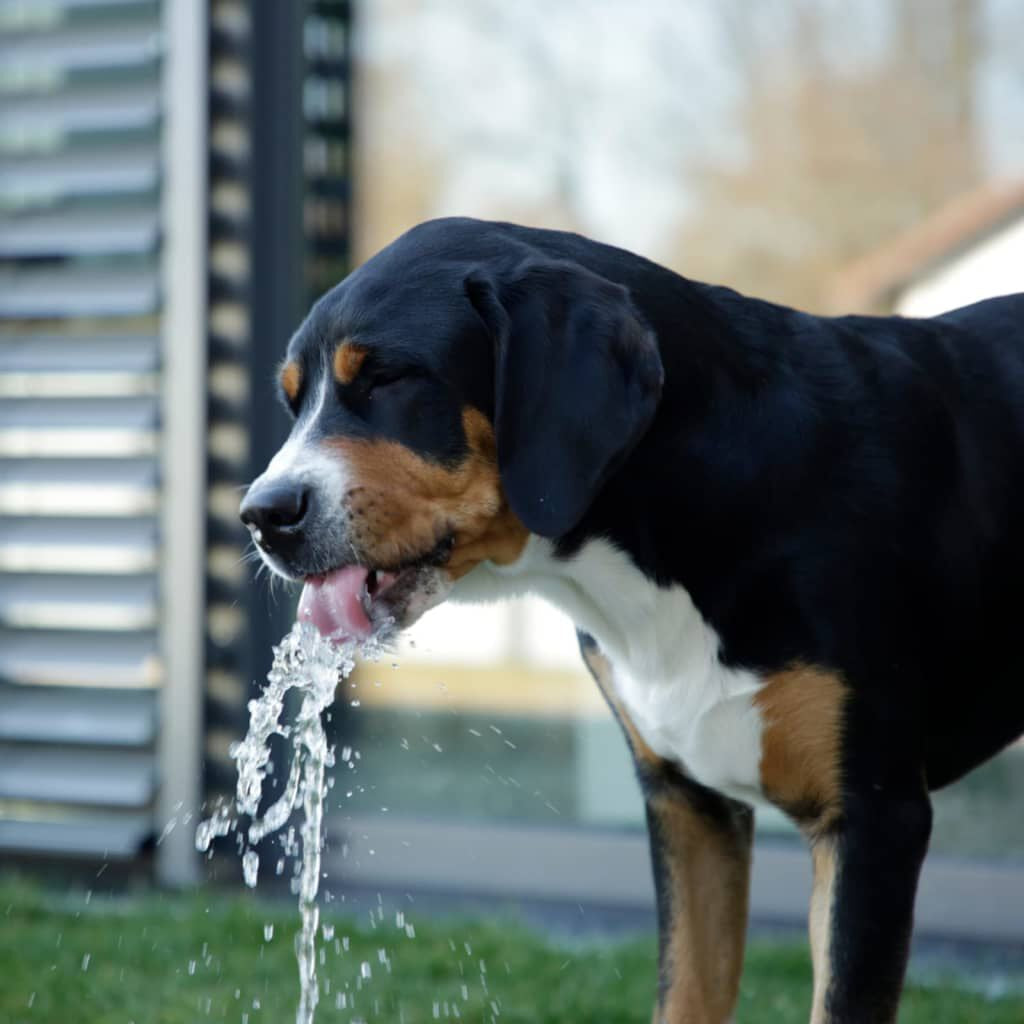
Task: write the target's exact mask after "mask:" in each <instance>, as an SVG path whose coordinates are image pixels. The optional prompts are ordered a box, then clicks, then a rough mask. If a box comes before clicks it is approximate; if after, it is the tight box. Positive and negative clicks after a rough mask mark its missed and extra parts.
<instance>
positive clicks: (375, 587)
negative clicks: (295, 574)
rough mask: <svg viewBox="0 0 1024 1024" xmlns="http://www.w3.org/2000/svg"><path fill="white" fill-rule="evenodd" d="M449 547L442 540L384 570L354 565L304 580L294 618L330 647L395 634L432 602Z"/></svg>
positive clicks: (450, 539)
mask: <svg viewBox="0 0 1024 1024" xmlns="http://www.w3.org/2000/svg"><path fill="white" fill-rule="evenodd" d="M453 545H454V537H453V536H452V535H446V536H445V537H443V538H442V539H441V540H440V541H439V542H438V543H437V544H436V545H435V546H434V547H433V548H432V549H431V550H430V551H428V552H427V553H426V554H425V555H422V556H420V557H419V558H416V559H414V560H411V561H407V562H404V563H402V564H401V565H399V566H395V567H393V568H390V569H385V568H381V567H373V566H368V565H359V564H356V565H345V566H340V567H339V568H337V569H332V570H331V571H330V572H327V573H324V574H321V575H315V576H307V577H306V580H305V586H304V587H303V588H302V596H301V597H300V598H299V610H298V618H299V620H300V621H301V622H310V623H312V624H313V625H314V626H315V627H316V628H317V630H318V631H319V632H320V634H321V635H322V636H324V637H326V638H327V639H329V640H331V641H333V642H335V643H342V642H344V641H345V640H362V639H365V638H366V637H368V636H370V635H371V634H373V633H375V632H377V631H379V630H381V629H382V628H385V627H387V626H393V627H394V628H396V629H401V628H403V627H404V626H406V625H409V623H410V622H411V620H412V619H413V618H415V617H417V616H418V615H419V614H420V613H422V611H424V610H425V609H426V608H427V607H430V606H431V604H433V603H436V601H432V600H431V598H432V597H433V596H435V594H436V592H437V591H438V589H439V588H438V580H437V576H438V572H437V570H438V569H439V568H440V567H441V566H443V565H444V563H445V562H446V561H447V559H448V556H449V555H450V554H451V550H452V546H453Z"/></svg>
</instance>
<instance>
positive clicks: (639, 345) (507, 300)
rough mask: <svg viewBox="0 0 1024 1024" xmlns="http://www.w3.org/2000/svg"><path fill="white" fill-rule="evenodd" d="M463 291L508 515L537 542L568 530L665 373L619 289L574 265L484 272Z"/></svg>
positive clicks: (645, 420)
mask: <svg viewBox="0 0 1024 1024" xmlns="http://www.w3.org/2000/svg"><path fill="white" fill-rule="evenodd" d="M465 287H466V294H467V295H468V296H469V299H470V301H471V302H472V304H473V306H474V308H475V309H476V311H477V313H478V314H479V315H480V317H481V319H482V320H483V321H484V323H485V324H486V325H487V327H488V329H489V331H490V333H491V336H492V338H493V339H494V345H495V382H494V389H495V390H494V430H495V435H496V438H497V445H498V469H499V472H500V474H501V481H502V485H503V486H504V488H505V493H506V495H507V497H508V501H509V504H510V506H511V507H512V511H513V512H515V514H516V515H517V516H518V517H519V519H520V520H521V521H522V522H523V523H524V525H525V526H526V527H527V528H528V529H529V530H531V531H532V532H534V533H538V534H540V535H541V536H544V537H559V536H562V535H563V534H565V533H568V531H569V530H571V529H572V528H573V527H574V526H575V525H576V524H577V523H578V522H579V521H580V519H581V518H582V517H583V514H584V513H585V512H586V510H587V507H588V506H589V505H590V503H591V502H592V501H593V499H594V498H595V497H596V495H597V493H598V491H599V490H600V489H601V486H602V485H603V484H604V482H605V481H606V480H607V479H608V477H609V476H610V475H611V473H612V472H614V470H615V469H616V468H617V467H618V466H619V465H620V464H621V462H622V461H623V459H624V458H625V457H626V456H627V455H628V454H629V452H630V450H631V449H632V448H633V446H634V445H635V444H636V443H637V441H639V440H640V438H641V436H642V435H643V434H644V432H645V431H646V429H647V427H648V426H649V425H650V422H651V420H652V419H653V417H654V412H655V409H656V408H657V405H658V399H659V397H660V395H661V385H662V378H663V370H662V365H661V358H660V356H659V354H658V346H657V343H656V341H655V338H654V334H653V332H652V331H651V330H650V328H648V327H647V326H646V325H645V324H644V323H643V322H642V320H641V319H640V317H639V315H638V314H637V311H636V310H635V309H634V308H633V304H632V302H631V301H630V297H629V292H628V290H627V289H626V288H624V287H622V286H621V285H618V284H614V283H613V282H611V281H609V280H607V279H605V278H603V277H600V276H598V275H597V274H594V273H591V272H590V271H589V270H586V269H584V268H583V267H581V266H579V265H578V264H576V263H571V262H563V261H553V260H552V261H548V260H528V261H527V262H525V263H523V264H522V265H521V266H519V267H518V268H517V269H516V270H515V271H514V272H513V273H512V274H510V275H509V276H508V277H507V278H506V279H501V278H497V279H496V278H492V277H491V276H490V275H489V274H488V273H487V271H486V270H483V271H474V272H472V273H470V274H469V275H468V276H467V277H466V279H465Z"/></svg>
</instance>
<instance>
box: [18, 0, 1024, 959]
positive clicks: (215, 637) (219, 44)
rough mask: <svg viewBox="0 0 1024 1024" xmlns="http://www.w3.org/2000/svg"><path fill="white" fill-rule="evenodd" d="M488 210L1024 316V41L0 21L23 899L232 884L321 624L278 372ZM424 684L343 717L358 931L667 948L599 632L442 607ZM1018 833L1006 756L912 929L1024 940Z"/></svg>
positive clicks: (748, 28) (217, 16) (986, 6)
mask: <svg viewBox="0 0 1024 1024" xmlns="http://www.w3.org/2000/svg"><path fill="white" fill-rule="evenodd" d="M455 213H459V214H469V215H475V216H480V217H493V218H504V219H511V220H517V221H523V222H527V223H531V224H538V225H544V226H550V227H560V228H568V229H571V230H575V231H580V232H583V233H585V234H588V235H591V236H593V237H596V238H599V239H602V240H605V241H609V242H613V243H616V244H619V245H622V246H625V247H628V248H631V249H634V250H637V251H639V252H642V253H644V254H645V255H647V256H650V257H652V258H654V259H656V260H658V261H661V262H663V263H665V264H667V265H668V266H670V267H672V268H673V269H675V270H677V271H679V272H681V273H683V274H686V275H689V276H692V277H697V278H701V279H707V280H712V281H716V282H721V283H725V284H729V285H732V286H733V287H736V288H739V289H741V290H744V291H747V292H750V293H753V294H756V295H760V296H764V297H767V298H771V299H775V300H778V301H781V302H785V303H790V304H795V305H798V306H801V307H804V308H807V309H810V310H813V311H819V312H849V311H855V310H856V311H876V312H889V311H898V312H903V313H906V314H911V315H919V314H929V313H933V312H937V311H939V310H941V309H945V308H951V307H954V306H957V305H961V304H963V303H965V302H968V301H972V300H974V299H977V298H981V297H983V296H986V295H990V294H1000V293H1005V292H1010V291H1020V290H1024V8H1022V7H1021V5H1020V4H1019V3H1018V2H1016V0H864V2H862V3H859V4H856V5H853V4H849V3H845V2H840V0H762V2H760V3H757V4H755V3H752V2H749V0H687V2H678V0H677V2H669V0H665V2H657V0H644V2H633V3H626V2H623V0H586V2H583V0H561V2H559V3H551V2H545V3H541V2H539V0H518V2H516V3H508V2H501V0H474V2H473V3H465V2H456V0H363V2H361V3H358V2H355V0H353V2H350V3H349V2H341V0H337V2H330V0H293V2H289V3H277V2H271V0H174V2H173V3H172V2H171V0H162V2H160V0H0V858H3V859H4V860H6V861H7V862H8V863H10V864H19V865H22V866H31V867H32V868H35V869H40V870H42V871H43V872H44V873H45V872H46V871H48V870H50V869H51V868H53V867H55V866H63V865H66V864H68V863H77V864H82V865H91V866H92V867H91V869H95V867H97V866H99V865H100V864H108V863H110V864H115V865H118V866H119V867H120V868H121V869H122V870H123V871H125V872H127V873H129V874H136V875H140V876H142V877H143V878H144V879H153V880H155V881H158V882H160V883H165V884H171V885H191V884H193V883H196V882H198V881H200V880H202V879H204V878H207V877H210V876H213V875H216V877H219V878H231V877H236V876H237V867H236V866H235V865H234V861H233V858H231V857H230V856H228V857H226V858H225V859H224V860H223V861H214V862H213V863H212V864H207V863H206V862H205V861H202V860H200V859H199V857H198V855H197V854H196V853H195V851H194V845H193V839H192V837H193V833H194V825H195V821H196V818H197V816H198V815H199V813H200V808H201V807H202V805H203V804H204V802H206V801H210V800H212V799H214V798H216V797H217V796H220V795H223V794H225V793H227V792H230V791H231V789H232V788H233V784H234V766H233V763H232V762H231V761H230V759H229V758H228V755H227V748H228V744H229V743H230V742H231V741H232V740H233V739H236V738H239V737H240V736H241V735H242V734H243V733H244V730H245V726H246V722H247V712H246V701H247V699H248V698H249V697H250V696H251V694H252V692H253V690H254V687H259V685H260V684H261V682H262V680H263V677H264V673H265V671H266V669H267V668H268V667H269V663H270V647H271V644H272V643H274V642H276V641H277V640H278V639H279V638H280V636H281V635H282V634H283V633H284V632H285V631H286V630H287V628H288V626H289V624H290V622H291V619H292V614H293V608H294V595H290V594H287V593H285V592H282V591H278V592H277V594H276V596H271V595H270V593H269V592H268V589H267V587H266V586H265V584H264V583H262V582H261V583H259V584H254V582H253V567H252V565H251V564H249V563H247V562H246V561H245V560H244V554H245V550H246V543H247V539H248V538H247V536H246V534H245V532H244V530H242V529H241V527H240V525H239V524H238V522H237V505H238V501H239V498H240V493H241V489H242V488H243V487H244V485H245V483H246V482H247V481H248V480H250V479H252V478H253V477H254V476H255V475H256V474H257V473H259V472H260V471H261V470H262V468H263V466H264V465H265V463H266V461H267V459H268V458H269V456H270V455H271V454H272V453H273V451H274V450H275V449H276V448H277V446H278V445H279V443H280V442H281V440H282V439H283V437H284V436H285V434H286V432H287V421H286V418H285V416H284V414H283V412H282V411H281V409H280V408H279V407H278V405H277V403H276V402H275V401H274V398H273V388H272V380H273V376H274V370H275V367H276V364H277V362H278V360H279V359H280V357H281V355H282V353H283V351H284V346H285V344H286V342H287V339H288V337H289V335H290V334H291V332H292V330H293V329H294V328H295V326H296V325H297V324H298V322H299V321H300V320H301V318H302V316H303V315H304V312H305V310H306V309H307V308H308V305H309V304H310V302H311V301H312V300H313V299H314V298H315V297H316V296H318V295H319V294H320V293H321V292H322V291H324V290H325V289H326V288H328V287H330V286H331V285H333V284H334V283H335V282H337V281H338V280H339V279H340V278H341V277H343V276H344V274H345V273H346V271H347V270H348V269H349V268H350V267H352V266H354V265H356V264H358V263H359V262H360V261H361V260H363V259H365V258H366V257H368V256H369V255H371V254H372V253H373V252H374V251H376V250H377V249H378V248H379V247H381V246H382V245H384V244H385V243H387V242H388V241H390V240H391V239H392V238H394V237H395V236H396V235H397V234H398V233H400V232H401V231H403V230H404V229H405V228H407V227H409V226H411V225H412V224H414V223H416V222H418V221H420V220H423V219H425V218H429V217H435V216H439V215H446V214H455ZM393 660H394V665H392V664H391V661H390V660H385V661H383V662H381V663H377V664H370V665H364V666H361V667H360V668H359V669H358V670H357V673H356V674H355V676H354V677H353V679H352V681H351V683H349V684H346V689H345V691H344V692H343V693H342V694H340V695H339V700H338V703H337V706H336V709H335V712H334V714H333V716H332V721H331V729H332V732H333V738H334V740H335V741H336V742H337V743H338V744H339V745H346V746H351V747H352V748H353V749H354V750H355V751H357V752H358V755H359V756H358V758H356V757H353V758H352V762H351V766H346V765H341V766H340V767H339V769H338V775H339V781H338V784H337V785H336V786H335V788H334V790H333V791H332V794H331V797H330V799H329V805H328V812H329V820H328V833H329V837H330V838H329V847H328V852H327V865H328V870H329V873H330V875H331V877H332V878H333V879H334V880H335V881H334V883H333V884H334V886H335V887H336V888H337V889H338V891H342V890H344V889H345V887H346V886H348V887H351V888H352V889H353V890H354V889H359V888H362V889H364V890H401V891H410V892H413V891H415V892H423V893H431V894H434V895H436V896H438V897H439V898H450V897H474V898H481V899H486V900H493V899H501V900H506V901H518V902H520V903H523V904H525V903H528V902H531V901H532V902H534V903H537V904H546V905H556V904H557V905H568V906H573V907H575V906H577V905H581V906H582V905H584V904H585V905H587V906H590V907H595V908H602V909H605V910H607V911H609V912H613V913H617V912H620V911H621V912H628V913H632V912H636V913H640V914H648V915H649V914H650V913H651V907H652V896H651V882H650V872H649V867H648V863H647V853H646V840H645V836H644V832H643V815H642V805H641V802H640V799H639V794H638V792H637V789H636V787H635V784H634V782H633V778H632V772H631V768H630V764H629V759H628V756H627V753H626V750H625V747H624V744H623V742H622V741H621V739H620V737H619V735H618V732H617V729H616V727H615V725H614V723H613V722H612V721H611V720H610V718H609V716H608V714H607V712H606V710H605V708H604V705H603V704H602V702H601V701H600V699H599V698H598V695H597V692H596V690H595V688H594V687H593V686H592V684H591V683H590V681H589V678H588V677H586V676H585V675H584V673H583V670H582V668H581V667H580V665H579V664H578V659H577V654H576V649H575V639H574V635H573V630H572V627H571V624H570V623H568V622H567V621H566V620H564V619H563V618H562V617H560V616H559V615H558V614H556V613H555V612H553V611H552V610H551V609H549V608H548V607H546V606H544V605H543V604H541V603H539V602H533V601H523V602H519V603H512V604H508V605H504V606H496V607H486V608H483V607H482V608H468V609H467V608H461V609H455V608H441V609H438V610H437V611H435V612H432V613H430V614H429V615H428V616H427V617H426V618H425V619H424V620H423V621H422V623H420V624H419V625H418V626H417V627H415V628H414V629H413V630H411V631H410V633H409V634H408V636H407V637H406V638H405V640H404V641H403V643H402V646H401V649H400V650H399V651H398V652H397V653H396V655H395V657H394V659H393ZM965 685H970V682H969V681H965ZM1021 794H1024V755H1022V752H1021V751H1020V750H1019V749H1014V750H1011V751H1008V752H1007V753H1005V754H1004V755H1003V756H1002V757H1000V758H999V759H998V760H996V761H995V762H993V763H992V764H990V765H988V766H986V767H985V768H983V769H981V770H979V771H978V772H977V773H975V775H973V776H972V777H971V778H970V779H968V780H967V781H965V782H963V783H961V784H960V785H959V786H957V787H954V788H953V789H952V790H950V791H949V792H947V793H943V794H941V795H940V796H939V797H938V800H937V804H938V815H937V824H936V833H935V843H934V846H935V851H936V855H935V856H934V857H933V859H932V861H931V863H930V865H929V867H928V869H927V872H926V876H925V879H924V883H923V892H922V902H921V911H920V913H919V928H921V929H924V930H925V931H928V932H931V933H934V934H937V935H943V936H951V937H958V938H980V939H997V940H1005V941H1011V940H1012V941H1016V942H1021V941H1024V816H1022V815H1021V814H1020V806H1021V804H1020V801H1021ZM759 828H760V836H759V844H758V854H757V858H756V867H755V883H754V893H753V910H754V914H755V916H758V917H760V918H762V919H765V920H775V921H796V920H802V919H803V918H804V916H805V913H806V900H807V893H808V878H809V868H808V864H807V858H806V855H805V853H804V851H803V849H802V844H801V843H800V842H799V840H798V837H796V836H795V835H794V833H793V832H792V831H791V830H790V829H789V828H788V826H787V825H786V824H785V823H784V822H783V821H782V820H781V819H780V818H778V817H776V816H774V815H772V814H770V813H765V814H760V815H759Z"/></svg>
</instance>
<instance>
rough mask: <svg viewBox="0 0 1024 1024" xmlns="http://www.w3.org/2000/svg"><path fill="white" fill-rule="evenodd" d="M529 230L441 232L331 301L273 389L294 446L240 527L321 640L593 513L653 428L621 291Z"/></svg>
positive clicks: (503, 560)
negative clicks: (295, 596)
mask: <svg viewBox="0 0 1024 1024" xmlns="http://www.w3.org/2000/svg"><path fill="white" fill-rule="evenodd" d="M514 232H515V229H511V228H504V227H502V226H499V225H493V224H487V223H484V222H479V221H470V220H443V221H433V222H429V223H427V224H423V225H420V226H419V227H418V228H415V229H413V230H412V231H410V232H408V233H407V234H406V235H403V236H402V237H401V238H399V239H398V240H397V241H396V242H394V243H393V244H392V245H391V246H389V247H388V248H387V249H384V250H383V251H382V252H380V253H379V254H378V255H377V256H375V257H374V258H373V259H371V260H370V261H368V262H367V263H365V264H364V265H363V266H362V267H360V268H359V269H358V270H357V271H355V272H354V273H352V274H351V275H350V276H349V277H348V278H346V279H345V280H344V281H342V282H341V284H339V285H337V287H335V288H334V289H332V290H331V291H330V292H328V293H327V294H326V295H325V296H324V297H323V298H322V299H320V301H319V302H317V304H316V305H315V306H314V307H313V309H312V311H311V312H310V314H309V316H308V317H307V318H306V320H305V322H304V323H303V324H302V326H301V327H300V328H299V330H298V331H297V332H296V334H295V336H294V337H293V338H292V340H291V342H290V344H289V346H288V352H287V355H286V357H285V360H284V363H283V365H282V367H281V370H280V374H279V384H280V392H281V397H282V399H283V400H284V402H285V403H286V405H287V406H288V409H289V411H290V412H291V414H292V416H293V417H294V421H295V422H294V426H293V427H292V431H291V435H290V436H289V438H288V440H287V442H286V443H285V444H284V446H283V447H282V448H281V450H280V451H279V452H278V453H277V454H276V455H275V456H274V458H273V459H272V460H271V462H270V465H269V466H268V467H267V469H266V471H265V472H264V473H263V474H262V475H261V476H260V477H259V478H258V479H257V480H255V481H254V482H253V484H252V486H251V487H250V488H249V491H248V493H247V494H246V497H245V499H244V501H243V502H242V508H241V516H242V520H243V522H245V524H246V525H247V526H248V527H249V529H250V531H251V532H252V535H253V538H254V540H255V542H256V545H257V547H258V548H259V551H260V554H261V555H262V557H263V559H264V560H265V561H266V563H267V564H268V565H269V566H270V567H271V568H272V569H273V570H274V571H275V572H277V573H279V574H280V575H282V576H285V577H286V578H288V579H290V580H303V581H305V582H306V587H305V589H304V591H303V596H302V600H301V602H300V615H302V616H303V617H305V618H308V619H310V620H311V621H313V622H314V623H315V624H316V626H317V627H318V628H319V629H320V631H321V633H324V634H325V635H328V636H332V637H334V638H340V637H342V636H361V635H365V634H366V633H368V632H369V631H370V630H371V629H373V628H374V627H375V626H376V625H378V624H379V623H381V622H383V621H384V620H386V619H388V618H390V619H392V620H393V621H394V622H395V624H396V625H397V626H398V627H399V628H401V627H404V626H406V625H409V624H410V623H411V622H412V621H414V620H415V619H416V618H417V617H418V616H419V615H420V614H422V613H423V612H424V611H425V610H426V609H428V608H430V607H432V606H433V605H435V604H437V603H439V602H440V601H442V600H444V598H445V597H446V596H447V594H448V592H449V591H450V589H451V587H452V586H453V584H454V583H455V582H456V581H457V580H458V579H459V578H460V577H461V576H463V575H465V574H466V573H468V572H470V571H471V570H472V569H473V568H474V567H475V566H477V565H478V564H480V563H481V562H483V561H485V560H489V561H491V562H495V563H499V564H507V563H510V562H513V561H514V560H515V559H517V558H518V557H519V555H520V553H521V552H522V550H523V547H524V545H525V543H526V540H527V538H528V536H529V534H530V533H531V532H533V533H537V534H540V535H543V536H546V537H559V536H562V535H563V534H565V533H566V532H568V531H569V530H571V529H572V528H573V527H574V526H576V524H577V523H578V522H579V521H580V519H581V518H582V517H583V516H584V514H585V512H586V510H587V508H588V506H589V505H590V504H591V502H593V501H594V499H595V496H596V495H597V494H598V492H599V491H600V489H601V487H602V485H603V483H604V482H605V481H606V480H607V479H608V477H609V475H610V474H611V473H612V472H614V470H615V469H616V467H617V466H618V465H620V464H621V462H622V460H623V459H624V458H625V456H626V455H627V454H628V452H629V451H630V450H631V448H632V447H633V446H634V445H635V444H636V442H637V441H638V440H639V438H640V436H641V435H642V434H643V432H644V431H645V430H646V428H647V427H648V425H649V424H650V421H651V419H652V417H653V415H654V410H655V408H656V406H657V402H658V397H659V394H660V390H661V380H662V370H661V362H660V359H659V357H658V350H657V345H656V343H655V340H654V337H653V335H652V333H651V332H650V331H649V330H648V329H647V328H646V327H645V326H644V324H643V323H642V321H641V319H640V317H639V315H638V314H637V312H636V310H635V309H634V308H633V305H632V303H631V301H630V297H629V294H628V292H627V290H626V289H625V288H623V287H622V286H620V285H618V284H615V283H613V282H611V281H609V280H607V279H605V278H603V277H600V276H598V275H596V274H594V273H592V272H590V271H588V270H586V269H585V268H584V267H583V266H581V265H579V264H578V263H575V262H567V261H565V260H555V259H551V258H549V257H547V256H546V255H545V254H544V252H543V251H541V250H538V249H537V248H536V247H535V246H531V245H528V244H526V243H525V242H524V240H523V237H522V236H521V234H519V233H514Z"/></svg>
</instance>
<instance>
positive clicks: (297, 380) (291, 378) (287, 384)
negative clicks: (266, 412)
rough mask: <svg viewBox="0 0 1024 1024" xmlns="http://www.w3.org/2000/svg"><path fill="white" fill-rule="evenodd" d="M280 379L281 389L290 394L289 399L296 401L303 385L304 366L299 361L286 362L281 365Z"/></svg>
mask: <svg viewBox="0 0 1024 1024" xmlns="http://www.w3.org/2000/svg"><path fill="white" fill-rule="evenodd" d="M278 380H279V381H280V382H281V389H282V390H283V391H284V393H285V394H286V395H287V396H288V401H289V402H294V401H295V399H296V398H297V397H298V394H299V388H300V387H302V367H301V366H299V364H298V363H285V364H284V366H282V367H281V372H280V374H279V376H278Z"/></svg>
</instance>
